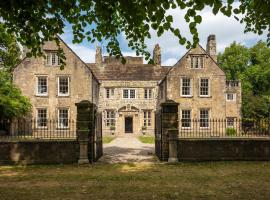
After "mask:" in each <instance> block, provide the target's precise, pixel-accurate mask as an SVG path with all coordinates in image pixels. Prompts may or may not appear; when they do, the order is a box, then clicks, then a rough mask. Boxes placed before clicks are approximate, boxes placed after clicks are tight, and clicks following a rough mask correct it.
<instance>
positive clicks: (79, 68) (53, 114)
mask: <svg viewBox="0 0 270 200" xmlns="http://www.w3.org/2000/svg"><path fill="white" fill-rule="evenodd" d="M60 46H61V47H62V48H63V50H64V53H65V56H66V58H67V59H66V66H65V68H64V69H63V70H61V69H60V67H59V66H50V65H48V64H47V60H46V59H44V58H43V57H37V58H25V59H23V60H22V62H21V63H19V64H18V66H17V67H16V68H15V70H14V72H13V81H14V83H15V84H16V85H17V86H18V87H19V88H20V89H21V91H22V93H23V95H25V96H27V97H29V98H30V100H31V103H32V110H33V111H32V113H31V116H29V117H31V118H37V114H38V113H37V112H38V109H46V110H47V118H48V119H55V120H58V115H59V113H58V110H59V108H65V109H67V110H68V118H69V119H73V120H75V119H76V106H75V103H78V102H80V101H81V100H89V101H91V102H93V103H95V104H98V93H99V91H98V87H99V82H98V80H97V79H96V78H95V76H94V75H93V73H92V72H91V70H90V69H89V68H88V67H87V65H86V64H85V63H84V62H83V61H82V60H81V59H80V58H79V57H78V56H77V55H76V54H75V53H74V52H73V51H72V50H71V49H70V48H69V47H68V46H67V45H66V44H65V43H64V42H63V41H62V40H61V39H60ZM57 49H58V47H57V45H56V43H54V42H47V43H46V44H45V45H44V46H43V50H44V52H45V53H48V55H49V53H51V52H53V53H54V52H57ZM55 59H56V60H57V57H56V58H55ZM56 62H57V61H56ZM38 77H44V79H46V80H47V92H44V91H45V90H46V89H44V91H43V92H42V94H38V85H37V82H38ZM59 77H67V80H68V89H67V90H68V92H67V93H66V94H64V95H59ZM45 82H46V81H45Z"/></svg>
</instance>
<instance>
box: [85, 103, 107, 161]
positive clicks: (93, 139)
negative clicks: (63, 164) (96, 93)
mask: <svg viewBox="0 0 270 200" xmlns="http://www.w3.org/2000/svg"><path fill="white" fill-rule="evenodd" d="M101 120H102V116H101V113H99V112H98V111H97V108H96V106H95V105H94V104H93V114H92V117H91V121H90V123H91V128H90V133H89V144H88V158H89V161H90V162H96V161H97V160H98V159H99V158H100V157H101V156H102V155H103V143H102V121H101Z"/></svg>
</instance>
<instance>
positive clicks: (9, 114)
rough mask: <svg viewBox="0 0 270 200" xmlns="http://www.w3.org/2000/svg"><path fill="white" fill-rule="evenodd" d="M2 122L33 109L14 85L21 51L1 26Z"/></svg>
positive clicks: (0, 117)
mask: <svg viewBox="0 0 270 200" xmlns="http://www.w3.org/2000/svg"><path fill="white" fill-rule="evenodd" d="M0 56H1V58H2V62H1V68H0V120H1V119H12V118H14V117H21V116H23V115H25V114H27V113H28V112H29V111H30V109H31V104H30V101H29V99H28V98H26V97H24V96H23V95H22V94H21V91H20V90H19V89H18V88H17V87H16V86H14V85H13V83H12V71H13V69H14V67H15V65H16V64H17V63H18V62H19V60H20V58H19V57H20V49H19V47H18V44H17V42H16V38H15V37H14V35H9V34H8V33H7V32H5V29H4V28H3V26H1V25H0Z"/></svg>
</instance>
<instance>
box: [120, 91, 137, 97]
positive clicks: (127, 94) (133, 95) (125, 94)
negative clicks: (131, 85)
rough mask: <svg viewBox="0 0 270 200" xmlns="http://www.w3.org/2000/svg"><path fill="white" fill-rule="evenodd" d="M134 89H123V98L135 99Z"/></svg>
mask: <svg viewBox="0 0 270 200" xmlns="http://www.w3.org/2000/svg"><path fill="white" fill-rule="evenodd" d="M135 98H136V90H135V89H123V99H135Z"/></svg>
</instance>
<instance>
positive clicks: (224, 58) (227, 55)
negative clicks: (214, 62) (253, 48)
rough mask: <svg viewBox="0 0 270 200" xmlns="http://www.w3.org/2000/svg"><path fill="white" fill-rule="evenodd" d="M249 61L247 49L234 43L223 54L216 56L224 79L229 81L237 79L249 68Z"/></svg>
mask: <svg viewBox="0 0 270 200" xmlns="http://www.w3.org/2000/svg"><path fill="white" fill-rule="evenodd" d="M249 61H250V55H249V50H248V48H246V47H245V46H243V45H241V44H237V43H236V42H233V43H232V44H231V45H230V46H229V47H227V48H225V51H224V53H222V54H221V53H219V55H218V62H219V64H221V66H222V68H223V69H224V71H225V72H226V77H227V79H229V80H237V79H239V75H240V74H241V73H243V72H244V71H245V70H246V68H247V67H248V66H249Z"/></svg>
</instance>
